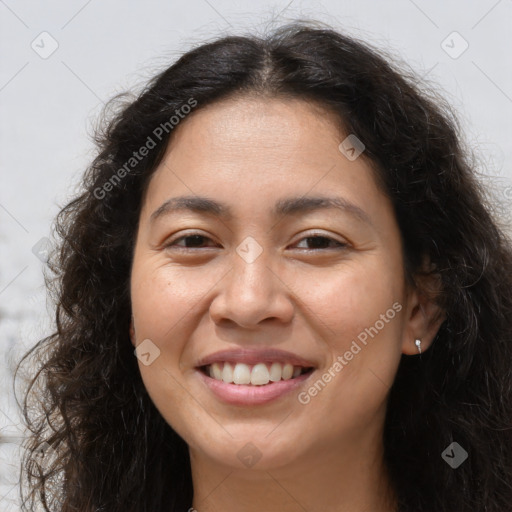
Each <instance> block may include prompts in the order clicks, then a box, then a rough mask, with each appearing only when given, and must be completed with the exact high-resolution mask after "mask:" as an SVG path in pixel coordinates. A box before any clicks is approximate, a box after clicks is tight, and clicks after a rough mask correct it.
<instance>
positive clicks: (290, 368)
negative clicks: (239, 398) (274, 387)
mask: <svg viewBox="0 0 512 512" xmlns="http://www.w3.org/2000/svg"><path fill="white" fill-rule="evenodd" d="M197 369H198V370H199V371H200V372H201V373H203V375H205V376H207V377H209V378H211V379H214V380H216V381H221V382H224V383H226V384H234V385H238V386H268V385H271V384H272V383H276V382H280V381H287V380H292V379H297V378H299V377H301V376H304V375H309V374H311V373H312V372H313V370H314V368H313V367H312V366H300V365H293V364H292V363H281V362H277V361H275V362H272V363H268V362H259V363H256V364H246V363H233V362H228V361H223V362H222V361H221V362H215V363H212V364H208V365H203V366H200V367H198V368H197Z"/></svg>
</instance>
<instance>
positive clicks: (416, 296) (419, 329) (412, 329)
mask: <svg viewBox="0 0 512 512" xmlns="http://www.w3.org/2000/svg"><path fill="white" fill-rule="evenodd" d="M440 293H441V280H440V278H439V276H438V275H436V274H432V275H428V276H421V278H419V279H417V282H416V286H414V287H412V286H411V288H410V289H409V292H408V297H407V308H406V312H405V314H406V320H405V322H406V323H405V328H404V331H403V338H402V353H403V354H407V355H417V354H419V351H418V347H416V345H415V341H416V340H421V351H422V352H425V351H426V350H427V349H428V348H430V346H431V345H432V342H433V341H434V338H435V336H436V334H437V332H438V331H439V328H440V327H441V324H442V323H443V322H444V321H445V319H446V314H445V311H444V310H443V309H442V308H441V307H440V306H439V305H438V304H437V303H436V300H435V299H436V297H438V296H439V294H440Z"/></svg>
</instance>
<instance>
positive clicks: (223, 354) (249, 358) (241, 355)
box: [197, 348, 315, 368]
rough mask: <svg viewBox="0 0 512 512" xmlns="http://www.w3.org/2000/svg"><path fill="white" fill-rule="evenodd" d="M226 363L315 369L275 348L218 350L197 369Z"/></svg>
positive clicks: (288, 353) (305, 361) (294, 356)
mask: <svg viewBox="0 0 512 512" xmlns="http://www.w3.org/2000/svg"><path fill="white" fill-rule="evenodd" d="M220 362H228V363H245V364H257V363H275V362H277V363H283V364H284V363H290V364H292V365H293V366H302V367H304V368H310V367H315V363H313V362H312V361H308V360H307V359H305V358H303V357H300V356H298V355H296V354H293V353H291V352H286V351H285V350H279V349H276V348H272V349H261V348H255V349H250V348H243V349H234V350H233V349H231V350H220V351H219V352H214V353H213V354H210V355H208V356H205V357H203V358H202V359H200V360H199V361H198V363H197V367H198V368H200V367H201V366H208V365H210V364H213V363H220Z"/></svg>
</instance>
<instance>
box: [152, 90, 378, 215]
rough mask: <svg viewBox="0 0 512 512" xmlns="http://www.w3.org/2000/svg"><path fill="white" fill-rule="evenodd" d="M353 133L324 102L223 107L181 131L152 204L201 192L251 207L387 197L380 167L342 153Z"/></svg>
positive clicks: (249, 102)
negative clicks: (303, 199)
mask: <svg viewBox="0 0 512 512" xmlns="http://www.w3.org/2000/svg"><path fill="white" fill-rule="evenodd" d="M346 136H347V134H345V133H343V130H342V126H341V122H340V120H339V119H338V116H337V115H336V114H334V113H333V112H330V111H328V110H326V109H325V108H323V107H321V106H320V105H318V104H316V103H311V102H306V101H303V100H300V99H291V98H261V97H254V96H252V97H238V98H232V99H228V100H223V101H220V102H216V103H213V104H210V105H208V106H206V107H204V108H199V109H198V110H196V111H194V112H193V113H192V114H190V115H189V116H188V117H186V118H185V119H184V120H183V121H181V122H180V124H179V125H178V126H177V127H176V128H175V129H174V131H173V133H172V137H171V140H170V143H169V145H168V148H167V150H166V153H165V155H164V158H163V160H162V162H161V164H160V165H159V167H158V169H157V170H156V171H155V173H154V175H153V177H152V180H151V182H150V185H149V187H148V194H147V198H146V199H147V200H148V201H149V202H150V203H151V206H152V207H154V206H155V204H156V203H159V204H158V205H157V206H160V204H161V203H163V202H164V201H166V200H167V199H168V198H169V196H172V195H183V194H186V195H191V194H192V195H194V194H197V195H202V196H210V197H211V196H214V197H217V198H219V200H220V201H222V202H225V203H228V202H230V203H233V202H235V203H236V202H238V203H239V204H240V203H244V205H245V206H246V207H249V205H254V201H255V200H256V199H258V198H259V204H260V207H261V202H262V201H264V202H265V204H268V207H269V208H271V207H272V206H273V205H274V204H275V203H276V201H277V200H278V199H279V198H281V197H283V196H291V195H295V196H296V195H306V194H308V192H309V191H311V192H315V193H318V194H320V195H326V194H328V193H331V192H333V191H335V192H339V193H342V195H343V196H344V197H346V198H347V199H348V200H356V202H357V199H358V198H357V197H355V196H357V195H358V194H359V196H366V200H365V198H364V197H359V200H360V201H362V202H363V203H367V202H368V200H370V202H371V199H372V197H373V199H376V196H377V195H378V193H379V191H378V189H377V186H376V183H375V180H374V174H373V170H372V169H371V167H370V165H369V163H368V161H367V160H366V159H364V158H361V157H360V158H357V159H356V160H354V161H350V160H349V159H347V158H346V157H345V156H344V155H343V154H342V153H341V152H340V150H339V145H340V143H341V142H342V141H343V140H344V138H346ZM373 202H375V201H373Z"/></svg>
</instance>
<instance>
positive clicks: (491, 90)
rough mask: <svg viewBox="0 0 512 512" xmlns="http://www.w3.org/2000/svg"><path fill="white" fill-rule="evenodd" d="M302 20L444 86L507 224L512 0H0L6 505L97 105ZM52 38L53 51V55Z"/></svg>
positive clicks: (0, 341) (2, 470) (0, 464)
mask: <svg viewBox="0 0 512 512" xmlns="http://www.w3.org/2000/svg"><path fill="white" fill-rule="evenodd" d="M296 17H305V18H307V17H313V18H315V19H317V20H321V21H325V22H328V23H330V24H332V25H334V27H335V28H338V29H340V30H345V31H346V32H348V33H351V34H354V35H356V36H358V37H361V38H363V39H365V40H368V41H369V42H371V43H373V44H375V45H377V46H379V47H382V48H385V49H387V50H389V51H391V52H392V53H393V54H395V55H398V56H401V58H403V59H404V60H405V61H406V62H408V63H409V64H410V65H411V66H412V67H413V68H414V69H415V70H416V71H417V72H418V73H419V74H420V75H422V76H423V77H424V79H425V80H429V81H430V82H433V83H435V84H438V86H439V87H440V88H442V89H443V90H444V91H445V93H444V94H445V96H446V97H448V98H449V99H450V102H451V103H452V105H453V106H454V107H455V108H456V109H457V111H458V112H459V118H460V120H461V122H462V126H463V128H464V131H465V133H466V135H467V140H468V142H469V144H470V145H471V146H472V147H473V148H474V149H475V151H477V153H478V155H479V161H478V166H477V167H478V170H479V172H480V173H481V174H482V179H483V180H484V181H485V182H486V184H487V186H488V187H489V188H490V190H491V191H492V192H493V194H494V199H495V203H496V205H497V213H498V214H499V215H501V217H502V219H503V221H504V222H505V223H508V224H510V221H511V217H512V215H511V213H512V165H511V164H512V148H511V139H512V137H511V136H512V127H511V126H512V123H511V119H512V66H511V62H510V50H511V48H512V44H511V42H512V31H511V28H512V24H511V21H512V0H500V1H496V0H482V1H468V0H465V1H464V0H458V1H451V2H448V1H446V0H436V1H426V0H414V1H413V0H392V1H381V0H373V1H371V0H358V1H334V0H324V1H323V2H320V1H314V0H310V1H302V2H301V1H300V0H295V1H292V2H290V1H289V0H287V1H275V2H268V1H260V2H234V1H232V0H189V1H186V2H170V1H169V2H164V1H156V0H151V1H144V2H142V1H140V2H135V1H133V0H130V1H117V2H114V1H109V2H105V1H103V2H101V1H100V0H89V1H87V0H74V1H66V2H65V1H60V2H57V1H46V2H37V1H34V0H32V1H24V0H21V1H14V0H0V44H1V46H0V54H1V69H0V108H1V116H0V165H1V186H0V246H1V255H2V257H1V259H0V350H1V353H0V384H1V388H0V392H1V399H0V509H1V510H2V511H3V510H5V511H8V510H18V509H19V508H18V505H17V492H18V491H17V489H16V485H15V482H16V478H17V473H16V472H17V466H18V462H17V459H16V457H17V456H16V453H17V452H16V450H18V443H17V441H18V442H19V437H20V436H21V435H22V429H21V426H20V423H19V417H18V413H17V410H16V408H15V405H14V399H13V392H12V383H11V380H12V369H13V367H14V363H15V361H16V360H17V358H18V357H19V356H20V354H21V353H22V352H23V350H25V349H26V348H28V347H30V346H31V345H33V344H34V343H35V342H36V341H37V340H39V339H40V338H41V337H42V336H44V335H45V334H48V333H49V332H50V327H51V321H52V318H51V317H50V316H49V314H48V313H47V310H46V306H45V292H44V287H43V274H42V270H43V267H44V263H43V261H41V260H40V259H38V257H36V255H35V254H34V252H33V247H34V246H35V245H36V244H37V243H38V242H39V241H40V240H41V239H42V238H44V237H48V236H50V231H51V229H50V225H51V222H52V219H53V218H54V216H55V215H56V213H57V212H58V210H59V206H62V205H63V204H65V202H66V201H67V200H68V199H69V198H70V197H71V196H72V195H73V193H74V192H75V191H76V190H77V185H79V182H80V176H81V174H82V172H83V170H84V169H85V167H86V166H87V164H88V162H90V160H91V159H92V157H93V155H94V147H93V144H92V142H91V139H90V134H91V133H92V130H93V128H94V123H95V120H96V119H97V116H98V114H99V112H100V110H101V107H102V106H103V103H104V102H105V101H106V100H107V99H109V98H110V97H112V96H113V95H114V94H116V93H118V92H121V91H123V90H126V89H131V90H134V89H135V90H136V89H138V88H140V86H141V85H142V84H143V83H144V81H145V80H147V79H148V78H149V77H151V76H152V74H154V73H155V72H156V71H158V70H160V69H162V67H164V66H166V65H168V64H169V63H170V62H171V61H173V60H174V59H176V58H177V57H178V56H179V55H180V54H181V53H182V52H183V51H186V50H187V49H189V48H190V47H191V46H193V45H195V44H197V43H200V42H201V41H203V40H205V39H210V38H213V37H215V36H218V35H221V34H225V33H244V32H246V31H248V30H251V29H255V30H257V31H258V32H262V31H264V30H265V28H266V27H271V26H272V25H274V26H275V25H277V24H280V23H282V22H286V21H290V20H292V19H295V18H296ZM454 31H456V32H458V34H460V36H461V37H462V38H463V39H461V38H460V37H459V36H458V35H453V34H452V33H453V32H454ZM43 32H47V33H48V34H49V35H44V34H43V35H41V34H42V33H43ZM447 38H448V39H447ZM443 41H445V42H444V43H443ZM464 41H466V42H464ZM52 44H53V45H57V44H58V48H57V49H56V51H55V52H54V53H52V54H51V55H48V53H49V51H50V50H51V49H52V46H51V45H52ZM466 44H468V45H469V46H468V48H467V50H466V51H464V53H462V54H461V55H460V56H459V55H458V54H459V53H460V52H461V50H462V49H463V48H464V46H465V45H466ZM447 52H448V53H447ZM449 53H451V55H449ZM43 57H46V58H43ZM454 57H457V58H454ZM43 249H44V247H43ZM42 259H43V260H44V258H42ZM2 498H3V499H2Z"/></svg>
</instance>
